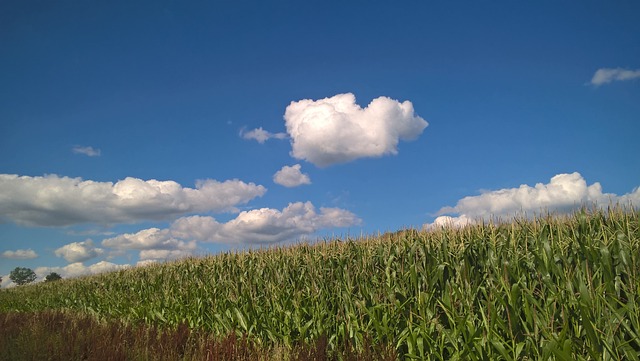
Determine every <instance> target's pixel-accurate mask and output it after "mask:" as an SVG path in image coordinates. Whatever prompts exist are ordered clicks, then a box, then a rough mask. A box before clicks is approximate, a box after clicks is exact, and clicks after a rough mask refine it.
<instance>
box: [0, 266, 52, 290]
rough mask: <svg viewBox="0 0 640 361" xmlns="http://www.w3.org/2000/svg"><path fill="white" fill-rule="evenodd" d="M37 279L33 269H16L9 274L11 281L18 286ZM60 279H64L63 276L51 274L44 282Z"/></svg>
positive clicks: (0, 281)
mask: <svg viewBox="0 0 640 361" xmlns="http://www.w3.org/2000/svg"><path fill="white" fill-rule="evenodd" d="M36 278H37V276H36V273H35V272H33V270H32V269H31V268H25V267H16V268H14V269H13V271H11V273H10V274H9V279H10V280H11V282H13V283H15V284H16V285H18V286H22V285H26V284H28V283H31V282H33V281H35V280H36ZM60 279H62V276H60V275H59V274H58V273H56V272H51V273H49V274H48V275H47V277H45V279H44V281H45V282H53V281H57V280H60ZM0 283H2V277H0Z"/></svg>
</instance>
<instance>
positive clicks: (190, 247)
mask: <svg viewBox="0 0 640 361" xmlns="http://www.w3.org/2000/svg"><path fill="white" fill-rule="evenodd" d="M102 246H104V247H110V248H114V249H116V250H138V251H140V260H151V259H162V260H166V259H175V258H179V257H184V256H188V255H190V254H192V252H193V251H194V250H195V249H196V242H195V241H190V242H185V241H182V240H179V239H176V238H175V237H174V236H173V235H172V234H171V232H170V230H168V229H159V228H149V229H144V230H142V231H139V232H137V233H126V234H122V235H119V236H116V237H112V238H107V239H105V240H103V241H102Z"/></svg>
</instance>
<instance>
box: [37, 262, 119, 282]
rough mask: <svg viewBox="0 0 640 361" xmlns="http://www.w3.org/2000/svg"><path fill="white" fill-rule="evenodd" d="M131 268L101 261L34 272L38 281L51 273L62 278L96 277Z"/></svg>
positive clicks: (47, 268)
mask: <svg viewBox="0 0 640 361" xmlns="http://www.w3.org/2000/svg"><path fill="white" fill-rule="evenodd" d="M129 267H131V266H130V265H128V264H114V263H111V262H106V261H100V262H98V263H95V264H92V265H89V266H85V265H84V264H82V262H75V263H71V264H68V265H66V266H64V267H38V268H36V269H35V270H34V272H35V273H36V274H37V275H38V280H39V281H41V280H44V278H45V277H46V276H47V275H48V274H50V273H51V272H56V273H57V274H59V275H60V276H62V278H74V277H80V276H86V275H94V274H99V273H104V272H112V271H119V270H122V269H126V268H129Z"/></svg>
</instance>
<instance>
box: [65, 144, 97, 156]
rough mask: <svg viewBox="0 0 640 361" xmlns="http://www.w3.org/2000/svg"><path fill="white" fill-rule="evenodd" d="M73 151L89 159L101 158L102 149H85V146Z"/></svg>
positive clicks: (76, 147)
mask: <svg viewBox="0 0 640 361" xmlns="http://www.w3.org/2000/svg"><path fill="white" fill-rule="evenodd" d="M72 151H73V152H74V153H76V154H84V155H86V156H88V157H99V156H100V149H95V148H94V147H83V146H79V145H77V146H75V147H73V149H72Z"/></svg>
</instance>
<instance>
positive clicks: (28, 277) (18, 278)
mask: <svg viewBox="0 0 640 361" xmlns="http://www.w3.org/2000/svg"><path fill="white" fill-rule="evenodd" d="M9 279H11V281H12V282H13V283H15V284H17V285H18V286H22V285H26V284H27V283H31V282H33V281H35V280H36V273H35V272H33V271H32V270H31V268H24V267H16V268H15V269H14V270H13V271H11V273H10V274H9Z"/></svg>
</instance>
